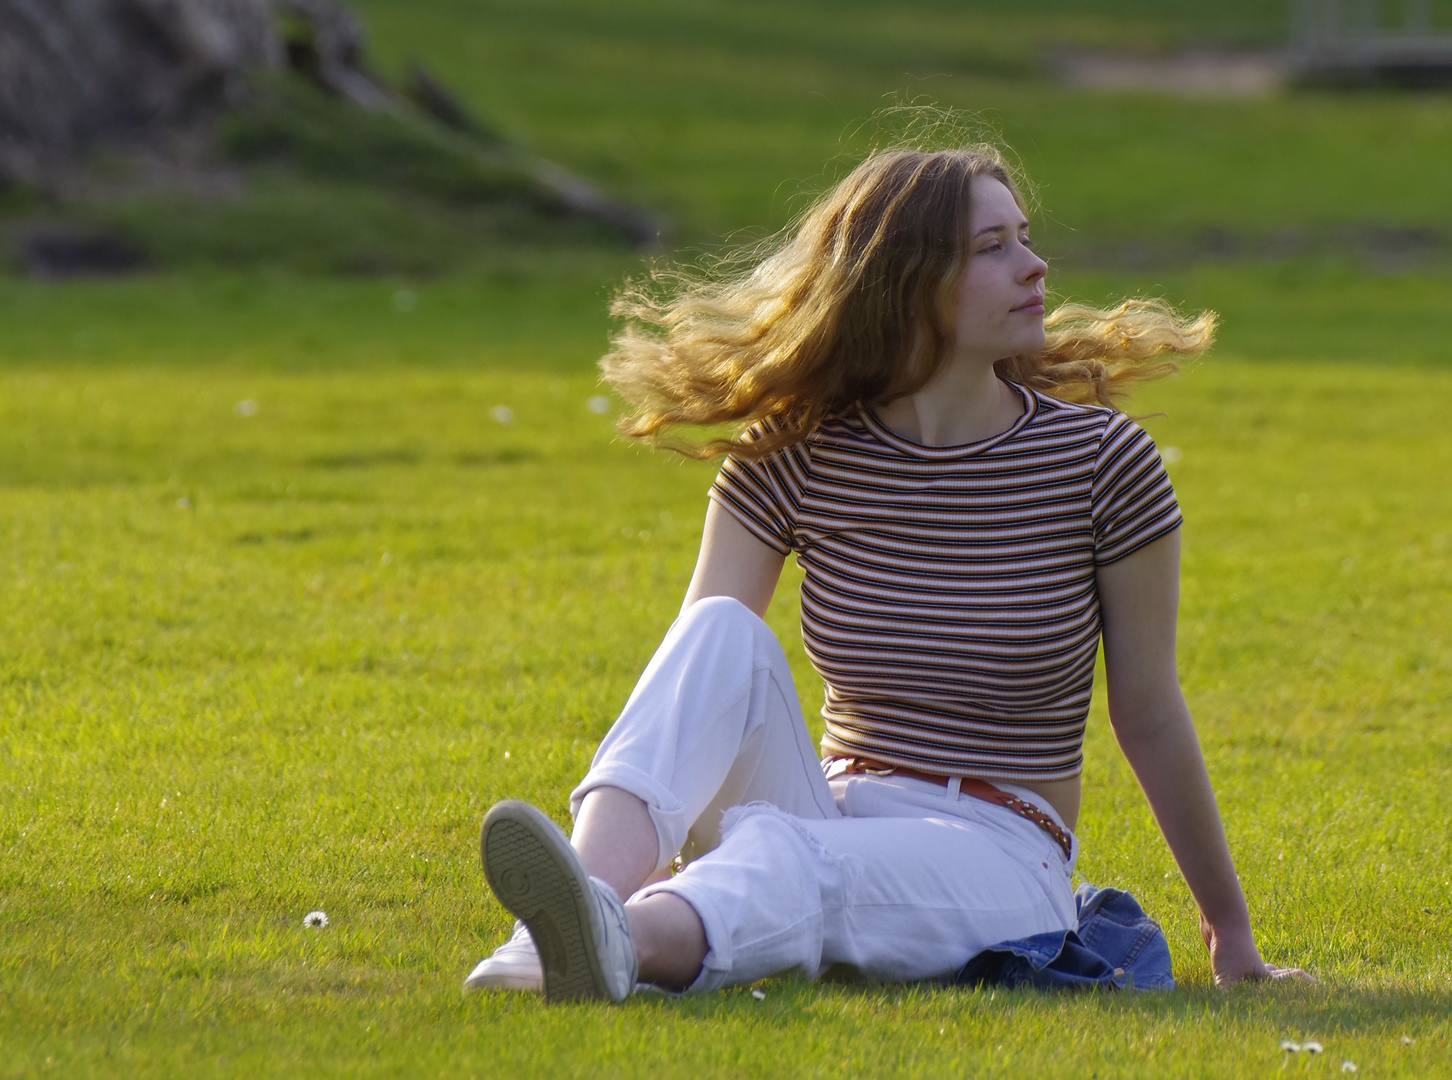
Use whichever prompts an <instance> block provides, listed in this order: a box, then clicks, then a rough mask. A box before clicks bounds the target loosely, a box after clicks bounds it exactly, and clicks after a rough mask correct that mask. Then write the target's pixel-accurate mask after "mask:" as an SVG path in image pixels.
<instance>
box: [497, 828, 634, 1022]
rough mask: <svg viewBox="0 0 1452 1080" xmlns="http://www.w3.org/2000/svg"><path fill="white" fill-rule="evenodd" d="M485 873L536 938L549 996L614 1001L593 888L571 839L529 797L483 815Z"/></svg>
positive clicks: (553, 999) (505, 902)
mask: <svg viewBox="0 0 1452 1080" xmlns="http://www.w3.org/2000/svg"><path fill="white" fill-rule="evenodd" d="M479 855H480V858H481V859H482V861H483V863H484V877H485V879H486V880H487V881H488V882H489V887H490V888H491V889H493V890H494V895H495V896H497V897H498V898H499V902H500V903H501V904H503V905H504V906H505V907H506V908H507V909H508V910H509V913H510V914H511V915H513V916H514V917H515V918H516V919H519V920H520V921H521V922H523V923H524V925H525V926H527V927H529V932H530V934H531V936H533V938H534V944H535V948H536V949H537V950H538V951H539V960H540V967H541V968H542V969H543V970H544V994H545V1000H547V1001H577V1000H580V999H585V998H600V999H603V1000H607V1001H608V1000H609V999H610V995H609V991H608V987H607V984H606V982H605V976H604V974H603V973H602V972H601V970H600V958H599V956H598V955H597V954H596V951H595V941H594V936H593V935H592V933H591V931H590V909H589V907H588V901H587V899H586V896H587V891H588V890H589V889H590V888H592V886H591V885H590V883H589V879H588V877H586V876H585V875H584V872H583V870H582V869H580V866H579V860H578V858H577V857H576V855H575V853H574V850H573V849H572V848H571V847H570V842H569V840H567V839H566V838H565V834H564V833H562V832H561V831H560V829H559V826H557V825H556V824H555V823H554V822H553V821H551V820H550V819H549V818H548V817H547V816H546V815H545V814H543V813H542V812H541V811H539V810H537V809H535V808H534V807H533V806H530V805H529V804H528V803H524V802H519V801H518V800H515V799H506V800H504V801H503V802H499V803H495V804H494V806H492V807H490V809H489V812H488V813H487V814H485V815H484V826H483V828H482V829H481V830H480V832H479Z"/></svg>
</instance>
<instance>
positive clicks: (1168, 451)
mask: <svg viewBox="0 0 1452 1080" xmlns="http://www.w3.org/2000/svg"><path fill="white" fill-rule="evenodd" d="M1180 457H1181V454H1180V448H1179V447H1178V446H1162V447H1160V460H1161V461H1163V462H1164V463H1165V464H1166V465H1173V464H1174V463H1175V462H1177V461H1179V460H1180Z"/></svg>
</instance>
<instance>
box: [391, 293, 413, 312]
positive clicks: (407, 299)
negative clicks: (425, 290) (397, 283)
mask: <svg viewBox="0 0 1452 1080" xmlns="http://www.w3.org/2000/svg"><path fill="white" fill-rule="evenodd" d="M393 306H394V308H395V309H396V310H398V311H401V312H403V313H404V314H407V313H408V312H410V311H412V310H413V309H414V308H416V307H418V297H417V296H415V295H414V294H413V291H412V290H411V289H399V290H398V292H396V293H394V294H393Z"/></svg>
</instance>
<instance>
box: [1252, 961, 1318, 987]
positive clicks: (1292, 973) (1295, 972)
mask: <svg viewBox="0 0 1452 1080" xmlns="http://www.w3.org/2000/svg"><path fill="white" fill-rule="evenodd" d="M1265 974H1266V978H1268V979H1300V980H1301V981H1302V982H1308V983H1319V982H1320V981H1321V980H1320V979H1318V978H1316V976H1314V975H1312V974H1311V973H1310V972H1309V971H1306V970H1305V969H1304V968H1285V967H1276V966H1275V965H1274V964H1267V965H1266V966H1265Z"/></svg>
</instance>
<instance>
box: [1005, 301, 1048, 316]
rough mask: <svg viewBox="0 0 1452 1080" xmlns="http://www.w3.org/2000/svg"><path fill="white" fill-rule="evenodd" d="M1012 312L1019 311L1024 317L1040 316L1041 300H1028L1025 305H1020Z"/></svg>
mask: <svg viewBox="0 0 1452 1080" xmlns="http://www.w3.org/2000/svg"><path fill="white" fill-rule="evenodd" d="M1013 310H1014V311H1021V312H1023V313H1024V314H1025V315H1042V314H1043V313H1044V302H1043V300H1030V301H1029V302H1028V303H1027V304H1020V305H1019V306H1018V307H1016V308H1014V309H1013Z"/></svg>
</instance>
